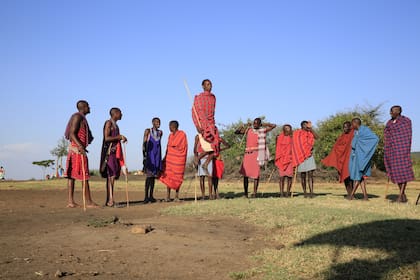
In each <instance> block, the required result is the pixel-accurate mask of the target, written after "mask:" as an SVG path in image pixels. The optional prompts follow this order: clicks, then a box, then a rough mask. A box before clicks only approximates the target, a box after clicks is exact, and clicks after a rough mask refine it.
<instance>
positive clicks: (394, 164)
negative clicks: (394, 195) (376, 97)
mask: <svg viewBox="0 0 420 280" xmlns="http://www.w3.org/2000/svg"><path fill="white" fill-rule="evenodd" d="M411 138H412V127H411V120H410V119H409V118H407V117H404V116H399V117H398V118H396V119H395V120H392V119H391V120H389V121H388V122H387V124H386V126H385V130H384V142H385V143H384V163H385V168H386V172H387V174H388V177H389V178H390V179H391V181H392V182H393V183H394V184H400V183H406V182H409V181H413V180H414V173H413V167H412V161H411Z"/></svg>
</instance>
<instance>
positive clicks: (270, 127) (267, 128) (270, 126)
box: [262, 123, 277, 132]
mask: <svg viewBox="0 0 420 280" xmlns="http://www.w3.org/2000/svg"><path fill="white" fill-rule="evenodd" d="M262 126H263V127H266V132H270V131H272V130H273V129H274V128H275V127H276V126H277V125H275V124H273V123H263V124H262Z"/></svg>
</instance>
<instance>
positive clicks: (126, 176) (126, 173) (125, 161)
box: [123, 142, 130, 208]
mask: <svg viewBox="0 0 420 280" xmlns="http://www.w3.org/2000/svg"><path fill="white" fill-rule="evenodd" d="M123 156H124V164H125V198H126V201H127V208H129V207H130V202H129V199H128V168H127V142H124V153H123Z"/></svg>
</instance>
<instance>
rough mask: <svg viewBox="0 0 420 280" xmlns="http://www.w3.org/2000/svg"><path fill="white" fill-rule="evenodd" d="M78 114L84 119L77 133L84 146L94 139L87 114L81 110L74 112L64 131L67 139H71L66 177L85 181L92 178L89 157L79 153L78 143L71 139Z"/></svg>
mask: <svg viewBox="0 0 420 280" xmlns="http://www.w3.org/2000/svg"><path fill="white" fill-rule="evenodd" d="M76 115H80V116H82V121H81V124H80V127H79V130H78V131H77V133H76V137H77V138H78V139H79V141H80V143H81V144H82V146H83V147H84V148H86V147H87V146H88V145H89V144H90V143H91V142H92V140H93V136H92V133H91V131H90V129H89V125H88V122H87V120H86V118H85V116H84V115H83V114H81V113H79V112H77V113H74V114H73V115H72V116H71V118H70V120H69V122H68V124H67V127H66V130H65V132H64V137H65V138H66V139H67V140H70V145H69V151H68V154H67V160H66V170H65V172H64V177H67V178H71V179H75V180H79V181H83V180H89V178H90V175H89V163H88V158H87V156H86V155H83V154H81V153H79V151H78V147H77V143H76V142H74V141H73V140H72V139H70V127H71V122H72V118H73V117H74V116H76Z"/></svg>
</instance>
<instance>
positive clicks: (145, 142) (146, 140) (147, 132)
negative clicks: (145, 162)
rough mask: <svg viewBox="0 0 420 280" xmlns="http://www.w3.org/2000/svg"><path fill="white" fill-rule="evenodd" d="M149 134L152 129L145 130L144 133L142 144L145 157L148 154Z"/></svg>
mask: <svg viewBox="0 0 420 280" xmlns="http://www.w3.org/2000/svg"><path fill="white" fill-rule="evenodd" d="M149 135H150V129H148V128H147V129H145V130H144V135H143V145H142V151H143V158H146V156H147V142H148V141H149Z"/></svg>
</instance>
